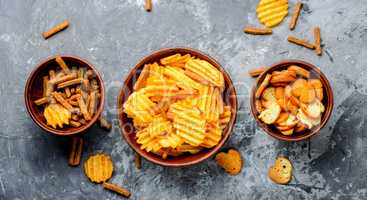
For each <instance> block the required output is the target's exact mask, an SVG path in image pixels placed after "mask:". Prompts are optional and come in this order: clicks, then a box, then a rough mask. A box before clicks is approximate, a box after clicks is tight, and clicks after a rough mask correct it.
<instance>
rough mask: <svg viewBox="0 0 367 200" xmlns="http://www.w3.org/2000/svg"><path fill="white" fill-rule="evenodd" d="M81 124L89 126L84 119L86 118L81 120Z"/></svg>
mask: <svg viewBox="0 0 367 200" xmlns="http://www.w3.org/2000/svg"><path fill="white" fill-rule="evenodd" d="M79 122H80V123H81V124H87V122H86V121H85V119H84V118H81V119H79Z"/></svg>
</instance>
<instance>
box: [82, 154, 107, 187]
mask: <svg viewBox="0 0 367 200" xmlns="http://www.w3.org/2000/svg"><path fill="white" fill-rule="evenodd" d="M84 172H85V175H86V176H87V177H88V178H89V179H90V181H92V182H94V183H102V182H105V181H107V180H108V179H110V178H111V177H112V172H113V163H112V159H111V157H110V156H109V155H105V154H96V155H94V156H91V157H89V158H88V160H87V161H85V163H84Z"/></svg>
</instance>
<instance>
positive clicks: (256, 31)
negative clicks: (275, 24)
mask: <svg viewBox="0 0 367 200" xmlns="http://www.w3.org/2000/svg"><path fill="white" fill-rule="evenodd" d="M243 32H245V33H247V34H252V35H270V34H272V33H273V31H272V30H271V28H257V27H250V26H248V27H245V28H244V29H243Z"/></svg>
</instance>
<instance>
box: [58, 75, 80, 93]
mask: <svg viewBox="0 0 367 200" xmlns="http://www.w3.org/2000/svg"><path fill="white" fill-rule="evenodd" d="M82 81H83V79H82V78H76V79H72V80H69V81H65V82H63V83H60V84H58V85H57V89H61V88H65V87H69V86H71V85H75V84H80V83H81V82H82ZM79 88H80V87H79ZM79 90H80V89H79Z"/></svg>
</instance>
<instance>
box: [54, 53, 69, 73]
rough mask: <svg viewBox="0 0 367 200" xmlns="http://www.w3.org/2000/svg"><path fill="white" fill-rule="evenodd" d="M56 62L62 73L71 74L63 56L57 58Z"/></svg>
mask: <svg viewBox="0 0 367 200" xmlns="http://www.w3.org/2000/svg"><path fill="white" fill-rule="evenodd" d="M56 62H57V64H59V66H60V67H61V69H62V71H64V73H65V74H71V71H70V69H69V67H68V66H67V65H66V63H65V62H64V60H63V59H62V58H61V56H56Z"/></svg>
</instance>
